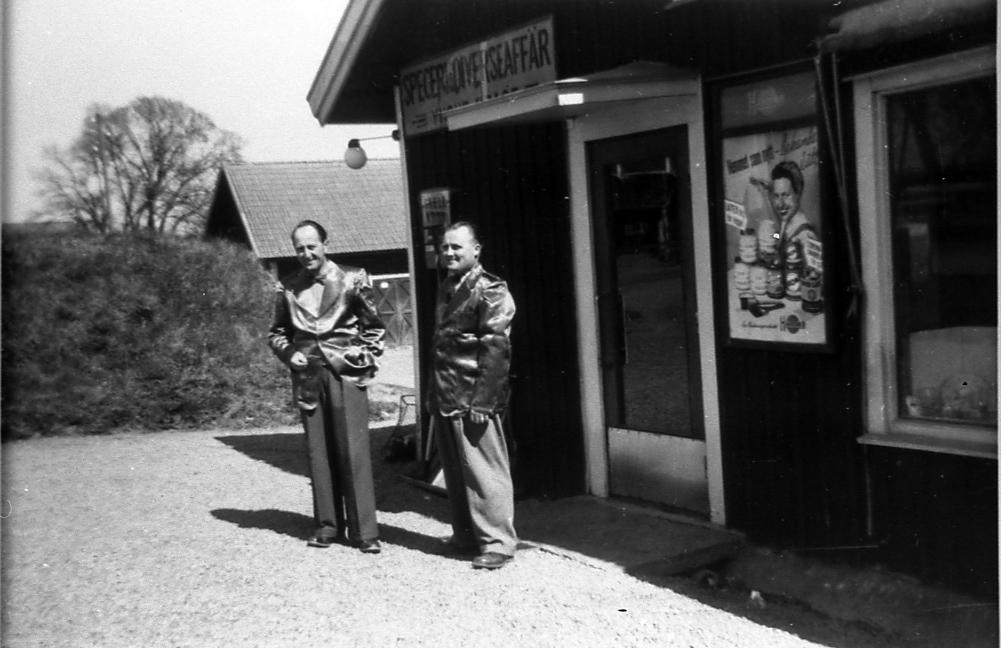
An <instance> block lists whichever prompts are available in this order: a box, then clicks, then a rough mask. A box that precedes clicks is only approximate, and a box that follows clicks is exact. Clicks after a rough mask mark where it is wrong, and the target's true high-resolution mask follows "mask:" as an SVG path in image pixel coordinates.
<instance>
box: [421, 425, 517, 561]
mask: <svg viewBox="0 0 1001 648" xmlns="http://www.w3.org/2000/svg"><path fill="white" fill-rule="evenodd" d="M434 429H435V435H436V437H437V440H438V452H439V454H440V456H441V466H442V471H443V472H444V475H445V488H446V489H447V490H448V500H449V503H450V505H451V508H452V533H453V542H455V543H456V544H458V545H461V546H470V547H472V546H478V547H479V549H480V551H481V552H483V553H487V552H493V553H499V554H504V555H506V556H513V555H514V552H515V549H516V548H517V546H518V538H517V536H516V534H515V530H514V486H513V484H512V482H511V460H510V458H509V457H508V451H507V444H506V443H505V441H504V431H503V428H502V427H501V421H500V417H499V416H497V415H493V416H491V417H490V418H489V419H488V420H487V422H486V423H473V422H471V421H470V420H469V417H468V416H466V417H458V416H454V417H448V416H441V415H436V416H435V425H434Z"/></svg>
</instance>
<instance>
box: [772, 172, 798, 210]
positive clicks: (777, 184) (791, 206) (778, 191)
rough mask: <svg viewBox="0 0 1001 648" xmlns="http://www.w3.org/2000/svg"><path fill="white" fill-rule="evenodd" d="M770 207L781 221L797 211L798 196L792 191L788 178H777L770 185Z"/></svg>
mask: <svg viewBox="0 0 1001 648" xmlns="http://www.w3.org/2000/svg"><path fill="white" fill-rule="evenodd" d="M772 206H773V207H774V208H775V213H776V214H778V215H779V218H781V219H782V220H786V219H788V218H791V217H792V216H793V214H795V213H796V212H798V211H799V194H798V193H796V192H795V191H793V188H792V181H791V180H789V179H788V178H778V179H776V180H775V181H774V182H773V183H772Z"/></svg>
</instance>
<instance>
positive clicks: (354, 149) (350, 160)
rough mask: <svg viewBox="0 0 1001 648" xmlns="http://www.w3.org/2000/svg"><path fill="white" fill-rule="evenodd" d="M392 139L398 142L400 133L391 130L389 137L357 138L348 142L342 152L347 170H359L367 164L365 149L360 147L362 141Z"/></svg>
mask: <svg viewBox="0 0 1001 648" xmlns="http://www.w3.org/2000/svg"><path fill="white" fill-rule="evenodd" d="M390 137H391V138H393V139H394V140H395V141H397V142H399V141H400V131H399V130H395V129H394V130H393V132H392V133H390V134H389V135H380V136H378V137H359V138H356V139H349V140H348V148H347V150H346V151H344V164H346V165H348V168H349V169H360V168H362V167H363V166H365V163H366V162H368V155H366V154H365V149H363V148H362V147H361V142H362V140H374V139H389V138H390Z"/></svg>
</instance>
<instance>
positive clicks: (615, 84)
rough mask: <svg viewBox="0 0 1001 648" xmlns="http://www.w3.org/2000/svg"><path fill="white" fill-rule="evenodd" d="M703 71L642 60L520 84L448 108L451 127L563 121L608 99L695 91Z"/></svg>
mask: <svg viewBox="0 0 1001 648" xmlns="http://www.w3.org/2000/svg"><path fill="white" fill-rule="evenodd" d="M698 91H699V78H698V74H697V73H696V72H694V71H692V70H687V69H684V68H678V67H674V66H672V65H668V64H665V63H654V62H650V61H637V62H634V63H629V64H626V65H623V66H620V67H616V68H613V69H611V70H604V71H601V72H596V73H594V74H588V75H585V76H581V77H573V78H568V79H560V80H557V81H554V82H552V83H546V84H543V85H539V86H535V87H532V88H526V89H524V90H519V91H518V92H514V93H511V94H508V95H503V96H501V97H497V98H495V99H491V100H489V101H484V102H479V103H474V104H469V105H466V106H460V107H458V108H453V109H451V110H447V111H445V112H444V113H443V116H444V117H445V119H446V121H447V123H448V129H449V130H461V129H464V128H472V127H475V126H485V125H501V124H523V123H530V122H544V121H562V120H565V119H570V118H573V117H576V116H578V115H582V114H585V113H589V112H593V111H595V110H597V109H600V108H601V107H602V106H607V105H612V104H616V105H620V104H622V103H623V102H635V101H643V100H647V99H657V98H665V97H681V96H694V95H697V94H698Z"/></svg>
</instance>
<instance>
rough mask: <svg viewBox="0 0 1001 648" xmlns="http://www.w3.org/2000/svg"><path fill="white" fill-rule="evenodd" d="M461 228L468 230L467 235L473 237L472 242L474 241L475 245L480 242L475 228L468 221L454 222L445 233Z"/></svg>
mask: <svg viewBox="0 0 1001 648" xmlns="http://www.w3.org/2000/svg"><path fill="white" fill-rule="evenodd" d="M462 227H465V228H466V229H468V230H469V235H470V236H472V237H473V240H474V241H476V242H477V243H479V242H480V234H479V232H477V231H476V226H475V225H473V224H472V223H470V222H469V221H456V222H454V223H452V224H451V225H449V226H448V227H446V228H445V231H446V232H451V231H453V230H457V229H459V228H462Z"/></svg>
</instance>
